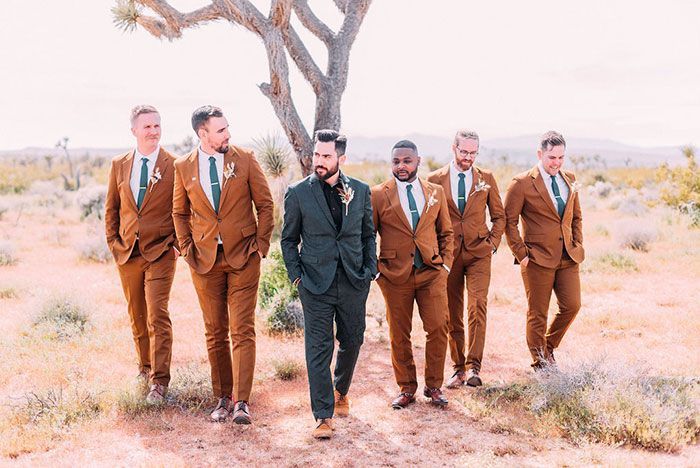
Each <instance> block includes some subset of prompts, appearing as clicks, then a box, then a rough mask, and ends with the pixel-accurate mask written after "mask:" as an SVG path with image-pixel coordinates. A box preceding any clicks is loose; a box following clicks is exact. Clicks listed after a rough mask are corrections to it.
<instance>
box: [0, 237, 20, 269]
mask: <svg viewBox="0 0 700 468" xmlns="http://www.w3.org/2000/svg"><path fill="white" fill-rule="evenodd" d="M15 263H17V257H16V256H15V246H14V245H12V244H11V243H10V242H8V241H0V266H8V265H14V264H15Z"/></svg>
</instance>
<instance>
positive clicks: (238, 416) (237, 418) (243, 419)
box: [233, 400, 253, 424]
mask: <svg viewBox="0 0 700 468" xmlns="http://www.w3.org/2000/svg"><path fill="white" fill-rule="evenodd" d="M233 422H235V423H236V424H250V423H252V422H253V420H252V419H251V417H250V408H249V407H248V402H247V401H242V400H241V401H237V402H236V405H235V406H234V409H233Z"/></svg>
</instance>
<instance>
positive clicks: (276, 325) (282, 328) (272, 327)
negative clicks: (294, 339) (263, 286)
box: [265, 292, 304, 334]
mask: <svg viewBox="0 0 700 468" xmlns="http://www.w3.org/2000/svg"><path fill="white" fill-rule="evenodd" d="M265 322H266V325H267V329H268V331H269V332H270V333H272V334H280V333H288V334H291V333H296V332H298V331H299V330H301V329H303V328H304V309H302V307H301V301H299V299H292V298H291V297H290V296H289V295H288V294H287V293H286V292H282V293H280V294H278V295H277V296H275V298H274V299H273V301H272V303H271V304H270V313H269V315H268V316H267V319H266V321H265Z"/></svg>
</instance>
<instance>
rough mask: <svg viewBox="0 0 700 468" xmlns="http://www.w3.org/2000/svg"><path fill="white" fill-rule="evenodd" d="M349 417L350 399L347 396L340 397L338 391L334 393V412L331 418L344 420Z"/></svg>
mask: <svg viewBox="0 0 700 468" xmlns="http://www.w3.org/2000/svg"><path fill="white" fill-rule="evenodd" d="M348 416H350V398H348V396H347V395H341V394H340V392H339V391H338V390H336V391H335V410H334V412H333V417H335V418H346V417H348Z"/></svg>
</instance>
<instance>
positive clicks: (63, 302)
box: [34, 295, 89, 341]
mask: <svg viewBox="0 0 700 468" xmlns="http://www.w3.org/2000/svg"><path fill="white" fill-rule="evenodd" d="M88 322H89V316H88V313H87V312H86V310H85V307H84V306H83V304H82V303H81V302H79V301H77V300H76V299H74V298H72V297H70V296H67V295H54V296H50V297H49V298H48V299H46V300H45V301H44V303H43V305H42V307H41V310H40V312H39V314H38V315H37V317H36V318H35V320H34V325H35V326H41V327H45V328H46V331H47V332H48V337H49V338H52V339H56V340H59V341H61V340H67V339H70V338H72V337H74V336H77V335H81V334H82V333H83V332H84V331H85V328H86V326H87V324H88Z"/></svg>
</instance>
